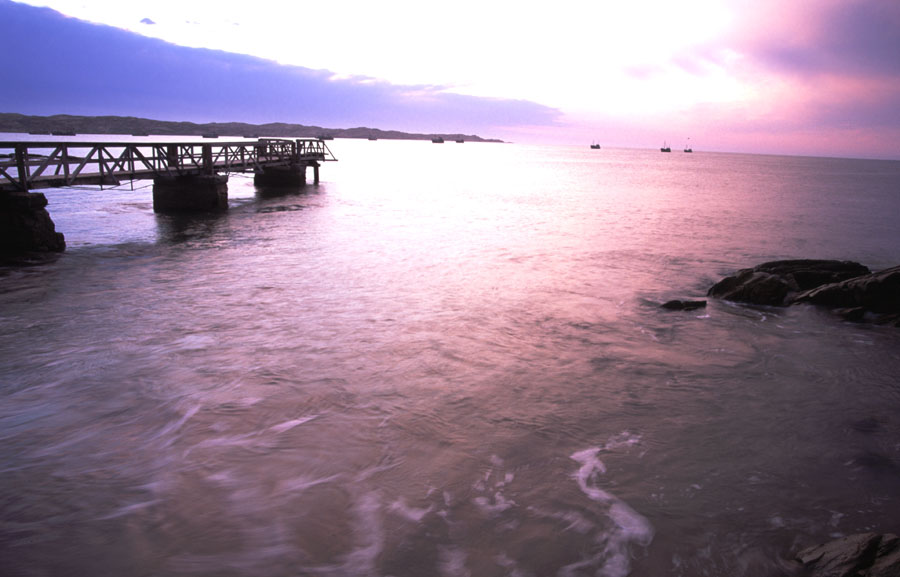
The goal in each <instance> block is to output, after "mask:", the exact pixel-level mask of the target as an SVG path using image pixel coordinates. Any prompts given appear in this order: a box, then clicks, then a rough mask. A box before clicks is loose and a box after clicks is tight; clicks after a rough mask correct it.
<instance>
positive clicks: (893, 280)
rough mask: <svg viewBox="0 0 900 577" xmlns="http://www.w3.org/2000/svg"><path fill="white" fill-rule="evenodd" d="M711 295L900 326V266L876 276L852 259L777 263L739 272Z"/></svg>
mask: <svg viewBox="0 0 900 577" xmlns="http://www.w3.org/2000/svg"><path fill="white" fill-rule="evenodd" d="M707 295H708V296H713V297H717V298H721V299H724V300H730V301H735V302H743V303H750V304H758V305H770V306H788V305H792V304H798V303H810V304H814V305H819V306H824V307H828V308H830V309H832V310H834V311H835V313H837V314H839V315H840V316H842V317H843V318H844V319H846V320H851V321H873V322H878V323H885V324H894V325H897V326H900V266H898V267H893V268H889V269H886V270H883V271H880V272H875V273H873V272H871V271H870V270H869V269H868V268H866V267H865V266H863V265H861V264H859V263H856V262H852V261H837V260H782V261H773V262H767V263H763V264H761V265H759V266H756V267H753V268H748V269H742V270H739V271H737V273H735V274H734V275H732V276H729V277H726V278H724V279H722V280H721V281H719V282H717V283H716V284H715V285H713V286H712V288H710V289H709V291H708V292H707Z"/></svg>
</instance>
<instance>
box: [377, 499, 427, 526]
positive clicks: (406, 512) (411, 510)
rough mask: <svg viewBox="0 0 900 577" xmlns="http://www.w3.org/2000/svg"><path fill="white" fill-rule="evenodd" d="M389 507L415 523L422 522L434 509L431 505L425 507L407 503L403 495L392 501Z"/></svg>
mask: <svg viewBox="0 0 900 577" xmlns="http://www.w3.org/2000/svg"><path fill="white" fill-rule="evenodd" d="M388 509H389V510H390V511H391V512H393V513H397V514H398V515H400V516H401V517H403V518H404V519H407V520H409V521H413V522H415V523H421V522H422V519H424V518H425V516H426V515H428V514H429V513H431V511H432V510H434V506H432V505H429V506H428V507H427V508H425V509H420V508H416V507H410V506H409V505H407V504H406V499H404V498H402V497H401V498H400V499H397V500H396V501H394V502H393V503H391V505H390V507H388Z"/></svg>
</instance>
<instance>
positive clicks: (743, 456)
mask: <svg viewBox="0 0 900 577" xmlns="http://www.w3.org/2000/svg"><path fill="white" fill-rule="evenodd" d="M329 144H330V146H331V148H332V150H333V152H334V153H335V155H336V156H337V157H338V158H339V159H340V162H338V163H330V164H327V165H326V166H324V167H323V169H322V183H321V184H320V185H318V186H315V187H314V186H312V185H310V186H308V187H307V188H306V189H305V190H304V192H302V193H300V194H289V195H286V196H277V195H272V194H268V193H265V192H264V191H256V190H254V188H253V185H252V181H251V180H249V179H247V178H244V177H238V176H233V177H232V179H231V183H230V198H231V207H230V210H229V211H228V213H227V214H224V215H218V216H208V217H196V218H176V217H171V216H157V215H154V214H153V212H152V203H151V189H150V187H149V183H147V182H136V183H135V184H134V189H135V190H134V191H132V190H131V187H130V186H129V185H127V184H126V185H124V186H122V187H119V188H117V189H114V190H105V191H100V190H99V189H98V188H96V187H91V188H79V189H70V190H54V191H48V192H47V196H48V197H49V199H50V203H51V204H50V212H51V215H52V216H53V218H54V220H55V222H56V223H57V230H60V231H62V232H64V233H65V234H66V238H67V241H68V243H69V249H68V250H67V252H66V253H64V254H63V255H62V256H61V257H60V258H59V259H58V260H56V261H55V262H52V263H49V264H45V265H41V266H35V267H29V268H21V269H9V268H6V269H0V441H2V442H0V471H2V475H0V567H3V572H4V574H7V575H26V576H30V575H35V576H37V575H40V576H44V575H50V576H55V575H92V576H104V575H109V576H119V575H146V576H157V575H158V576H163V575H186V576H195V575H197V576H200V575H203V576H205V575H209V576H213V575H214V576H258V575H266V576H298V575H299V576H307V575H308V576H313V575H315V576H395V577H402V576H423V575H437V576H440V577H463V576H473V577H481V576H494V575H497V576H511V577H529V576H533V577H542V576H549V575H559V576H595V575H600V576H610V577H615V576H623V575H627V574H630V575H635V576H660V575H672V576H685V577H688V576H695V575H732V576H765V575H786V574H789V567H788V566H787V565H786V564H785V562H784V560H785V559H788V558H790V557H791V556H792V554H793V553H795V552H796V551H797V550H798V549H800V548H801V547H804V546H807V545H811V544H814V543H817V542H821V541H825V540H828V539H830V538H831V537H833V536H838V535H844V534H850V533H854V532H859V531H866V530H873V531H893V532H897V531H900V416H898V408H900V379H898V377H897V375H900V331H898V330H897V329H891V328H886V327H875V326H863V325H853V324H847V323H844V322H841V321H839V320H836V319H834V318H832V317H831V316H830V315H828V314H827V313H823V312H821V311H817V310H814V309H810V308H805V307H795V308H791V309H786V310H781V309H768V308H758V307H747V306H737V305H732V304H728V303H725V302H718V301H711V302H710V303H709V306H708V307H707V308H706V309H705V310H701V311H693V312H689V313H688V312H668V311H663V310H661V309H659V308H658V305H659V304H660V303H662V302H664V301H666V300H669V299H672V298H696V297H702V296H703V295H704V294H705V292H706V289H707V288H708V287H709V286H710V285H711V284H712V283H713V282H715V281H716V280H718V279H719V278H721V277H722V276H724V275H725V274H728V273H730V272H732V271H734V270H735V269H738V268H742V267H746V266H752V265H754V264H758V263H759V262H763V261H765V260H772V259H781V258H806V257H809V258H839V259H852V260H857V261H860V262H862V263H864V264H866V265H867V266H869V267H870V268H872V269H874V270H877V269H880V268H886V267H888V266H893V265H896V264H900V229H898V228H897V226H896V215H897V214H900V162H884V161H860V160H834V159H811V158H788V157H765V156H748V155H727V154H712V153H703V152H696V153H694V154H693V155H687V154H683V153H672V154H669V155H663V154H661V153H658V152H655V151H635V150H611V149H604V150H600V151H592V150H589V149H588V147H587V146H586V145H585V146H584V147H578V148H564V147H529V146H522V145H496V144H495V145H486V144H475V143H466V144H462V145H460V144H455V143H447V144H443V145H433V144H431V143H421V142H391V141H378V142H369V141H350V140H336V141H334V142H331V143H329Z"/></svg>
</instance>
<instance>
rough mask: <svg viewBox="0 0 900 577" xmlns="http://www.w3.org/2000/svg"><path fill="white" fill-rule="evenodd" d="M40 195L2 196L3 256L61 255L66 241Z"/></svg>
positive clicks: (0, 229) (0, 228) (0, 239)
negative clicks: (27, 254)
mask: <svg viewBox="0 0 900 577" xmlns="http://www.w3.org/2000/svg"><path fill="white" fill-rule="evenodd" d="M46 206H47V197H45V196H44V195H43V194H41V193H8V194H2V193H0V253H3V254H23V253H44V252H62V251H63V250H65V248H66V241H65V238H64V237H63V235H62V233H59V232H56V225H54V224H53V221H52V220H51V219H50V214H49V213H48V212H47V209H46V208H45V207H46Z"/></svg>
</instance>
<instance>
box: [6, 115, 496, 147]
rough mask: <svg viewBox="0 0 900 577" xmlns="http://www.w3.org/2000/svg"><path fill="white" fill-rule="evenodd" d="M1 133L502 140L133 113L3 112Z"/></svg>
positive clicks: (363, 128)
mask: <svg viewBox="0 0 900 577" xmlns="http://www.w3.org/2000/svg"><path fill="white" fill-rule="evenodd" d="M0 132H21V133H35V134H50V133H51V132H67V133H73V132H74V133H76V134H128V135H131V134H138V135H144V134H147V135H153V136H157V135H159V136H176V135H177V136H202V135H205V134H217V135H220V136H253V137H267V136H268V137H282V138H287V137H295V138H302V137H322V136H326V137H333V138H378V139H385V140H392V139H393V140H431V139H432V138H438V137H440V138H443V139H444V140H447V141H454V140H466V141H469V142H503V141H502V140H497V139H486V138H481V137H480V136H476V135H474V134H416V133H409V132H399V131H396V130H381V129H379V128H366V127H362V126H361V127H358V128H323V127H321V126H304V125H302V124H287V123H284V122H273V123H269V124H247V123H245V122H210V123H207V124H195V123H193V122H170V121H166V120H151V119H149V118H136V117H134V116H70V115H68V114H56V115H54V116H26V115H24V114H16V113H7V112H0Z"/></svg>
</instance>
